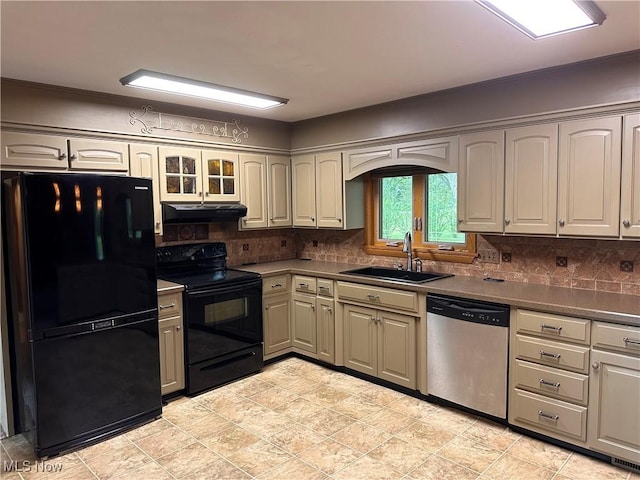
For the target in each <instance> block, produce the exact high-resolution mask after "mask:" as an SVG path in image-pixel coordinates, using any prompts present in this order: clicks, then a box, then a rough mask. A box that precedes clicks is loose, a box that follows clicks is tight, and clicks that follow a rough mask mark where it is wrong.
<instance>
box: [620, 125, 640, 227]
mask: <svg viewBox="0 0 640 480" xmlns="http://www.w3.org/2000/svg"><path fill="white" fill-rule="evenodd" d="M623 135H624V136H623V142H624V143H623V145H622V199H621V206H620V217H621V219H620V220H621V222H622V226H621V227H620V228H621V230H622V236H623V237H634V238H639V237H640V114H639V113H634V114H632V115H625V117H624V134H623Z"/></svg>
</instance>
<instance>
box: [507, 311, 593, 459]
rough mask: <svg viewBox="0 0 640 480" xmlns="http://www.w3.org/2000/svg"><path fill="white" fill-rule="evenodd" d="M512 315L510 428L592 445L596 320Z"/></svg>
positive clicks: (528, 314)
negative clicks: (591, 347)
mask: <svg viewBox="0 0 640 480" xmlns="http://www.w3.org/2000/svg"><path fill="white" fill-rule="evenodd" d="M511 315H512V316H511V328H510V330H511V332H510V336H511V339H510V342H511V343H510V349H509V350H510V352H511V358H510V365H509V372H510V373H509V375H510V381H509V423H511V424H513V425H517V426H519V427H522V428H526V429H528V430H533V431H535V432H538V433H541V434H543V435H548V436H550V437H554V438H558V439H560V440H563V441H566V442H569V443H572V444H575V445H580V446H583V447H584V446H586V440H587V430H588V429H587V412H588V408H587V407H588V401H589V398H588V389H589V376H588V373H589V341H590V328H591V321H589V320H586V319H581V318H573V317H566V316H563V315H553V314H547V313H542V312H536V311H531V310H525V309H512V314H511Z"/></svg>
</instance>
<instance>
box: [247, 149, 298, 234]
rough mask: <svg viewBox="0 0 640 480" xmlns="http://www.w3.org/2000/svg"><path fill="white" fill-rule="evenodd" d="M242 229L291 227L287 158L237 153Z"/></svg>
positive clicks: (289, 166)
mask: <svg viewBox="0 0 640 480" xmlns="http://www.w3.org/2000/svg"><path fill="white" fill-rule="evenodd" d="M240 185H241V189H240V190H241V195H240V202H241V203H242V204H243V205H245V206H246V207H247V215H246V216H245V217H244V218H242V219H240V228H241V229H250V228H267V227H280V228H281V227H290V226H291V161H290V160H289V157H281V156H271V155H270V156H268V157H265V156H264V155H252V154H240Z"/></svg>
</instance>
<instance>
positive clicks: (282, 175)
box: [267, 155, 291, 227]
mask: <svg viewBox="0 0 640 480" xmlns="http://www.w3.org/2000/svg"><path fill="white" fill-rule="evenodd" d="M267 200H268V201H267V212H268V214H269V216H268V225H269V226H270V227H290V226H291V159H290V158H289V157H283V156H276V155H269V156H268V157H267Z"/></svg>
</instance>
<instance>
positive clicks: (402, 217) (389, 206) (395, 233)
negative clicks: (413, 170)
mask: <svg viewBox="0 0 640 480" xmlns="http://www.w3.org/2000/svg"><path fill="white" fill-rule="evenodd" d="M412 205H413V196H412V180H411V177H410V176H407V177H386V178H381V179H380V206H379V208H380V238H381V239H384V240H402V239H403V238H404V234H405V233H406V232H410V231H411V220H412V218H413V212H412Z"/></svg>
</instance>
